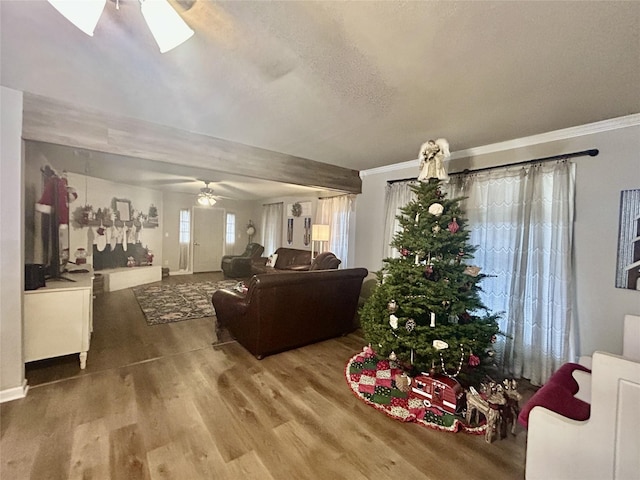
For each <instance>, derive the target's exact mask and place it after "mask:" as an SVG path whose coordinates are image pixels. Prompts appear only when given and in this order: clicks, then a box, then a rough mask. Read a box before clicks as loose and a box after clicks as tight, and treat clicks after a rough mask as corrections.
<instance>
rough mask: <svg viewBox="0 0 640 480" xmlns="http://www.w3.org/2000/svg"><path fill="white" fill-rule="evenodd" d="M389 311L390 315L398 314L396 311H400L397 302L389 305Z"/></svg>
mask: <svg viewBox="0 0 640 480" xmlns="http://www.w3.org/2000/svg"><path fill="white" fill-rule="evenodd" d="M387 310H388V311H389V313H396V310H398V304H397V303H396V301H395V300H391V301H389V303H387Z"/></svg>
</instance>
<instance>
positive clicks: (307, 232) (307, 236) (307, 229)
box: [304, 217, 311, 247]
mask: <svg viewBox="0 0 640 480" xmlns="http://www.w3.org/2000/svg"><path fill="white" fill-rule="evenodd" d="M310 243H311V217H305V219H304V246H305V247H307V246H309V244H310Z"/></svg>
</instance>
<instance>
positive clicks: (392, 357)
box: [389, 351, 398, 362]
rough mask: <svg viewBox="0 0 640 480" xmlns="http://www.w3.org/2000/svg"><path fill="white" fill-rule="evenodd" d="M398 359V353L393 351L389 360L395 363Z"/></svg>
mask: <svg viewBox="0 0 640 480" xmlns="http://www.w3.org/2000/svg"><path fill="white" fill-rule="evenodd" d="M397 359H398V356H397V355H396V352H394V351H392V352H391V353H390V354H389V360H391V361H392V362H395V361H396V360H397Z"/></svg>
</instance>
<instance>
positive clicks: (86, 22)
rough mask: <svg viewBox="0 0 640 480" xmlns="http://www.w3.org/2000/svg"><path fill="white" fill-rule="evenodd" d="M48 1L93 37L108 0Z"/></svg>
mask: <svg viewBox="0 0 640 480" xmlns="http://www.w3.org/2000/svg"><path fill="white" fill-rule="evenodd" d="M48 1H49V3H50V4H51V5H53V8H55V9H56V10H58V12H60V14H61V15H62V16H64V17H65V18H66V19H67V20H69V21H70V22H71V23H73V24H74V25H75V26H76V27H78V28H79V29H80V30H82V31H83V32H84V33H86V34H87V35H89V36H91V37H93V31H94V30H95V29H96V25H97V24H98V20H100V16H101V15H102V11H103V10H104V6H105V5H106V3H107V0H48Z"/></svg>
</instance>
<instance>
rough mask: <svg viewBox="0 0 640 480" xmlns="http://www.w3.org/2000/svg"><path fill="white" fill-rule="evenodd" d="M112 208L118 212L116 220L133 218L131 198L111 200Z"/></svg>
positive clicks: (122, 220)
mask: <svg viewBox="0 0 640 480" xmlns="http://www.w3.org/2000/svg"><path fill="white" fill-rule="evenodd" d="M111 210H113V212H114V213H115V214H116V218H115V219H116V220H120V221H121V222H128V221H130V220H131V200H127V199H126V198H115V197H113V200H111Z"/></svg>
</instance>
